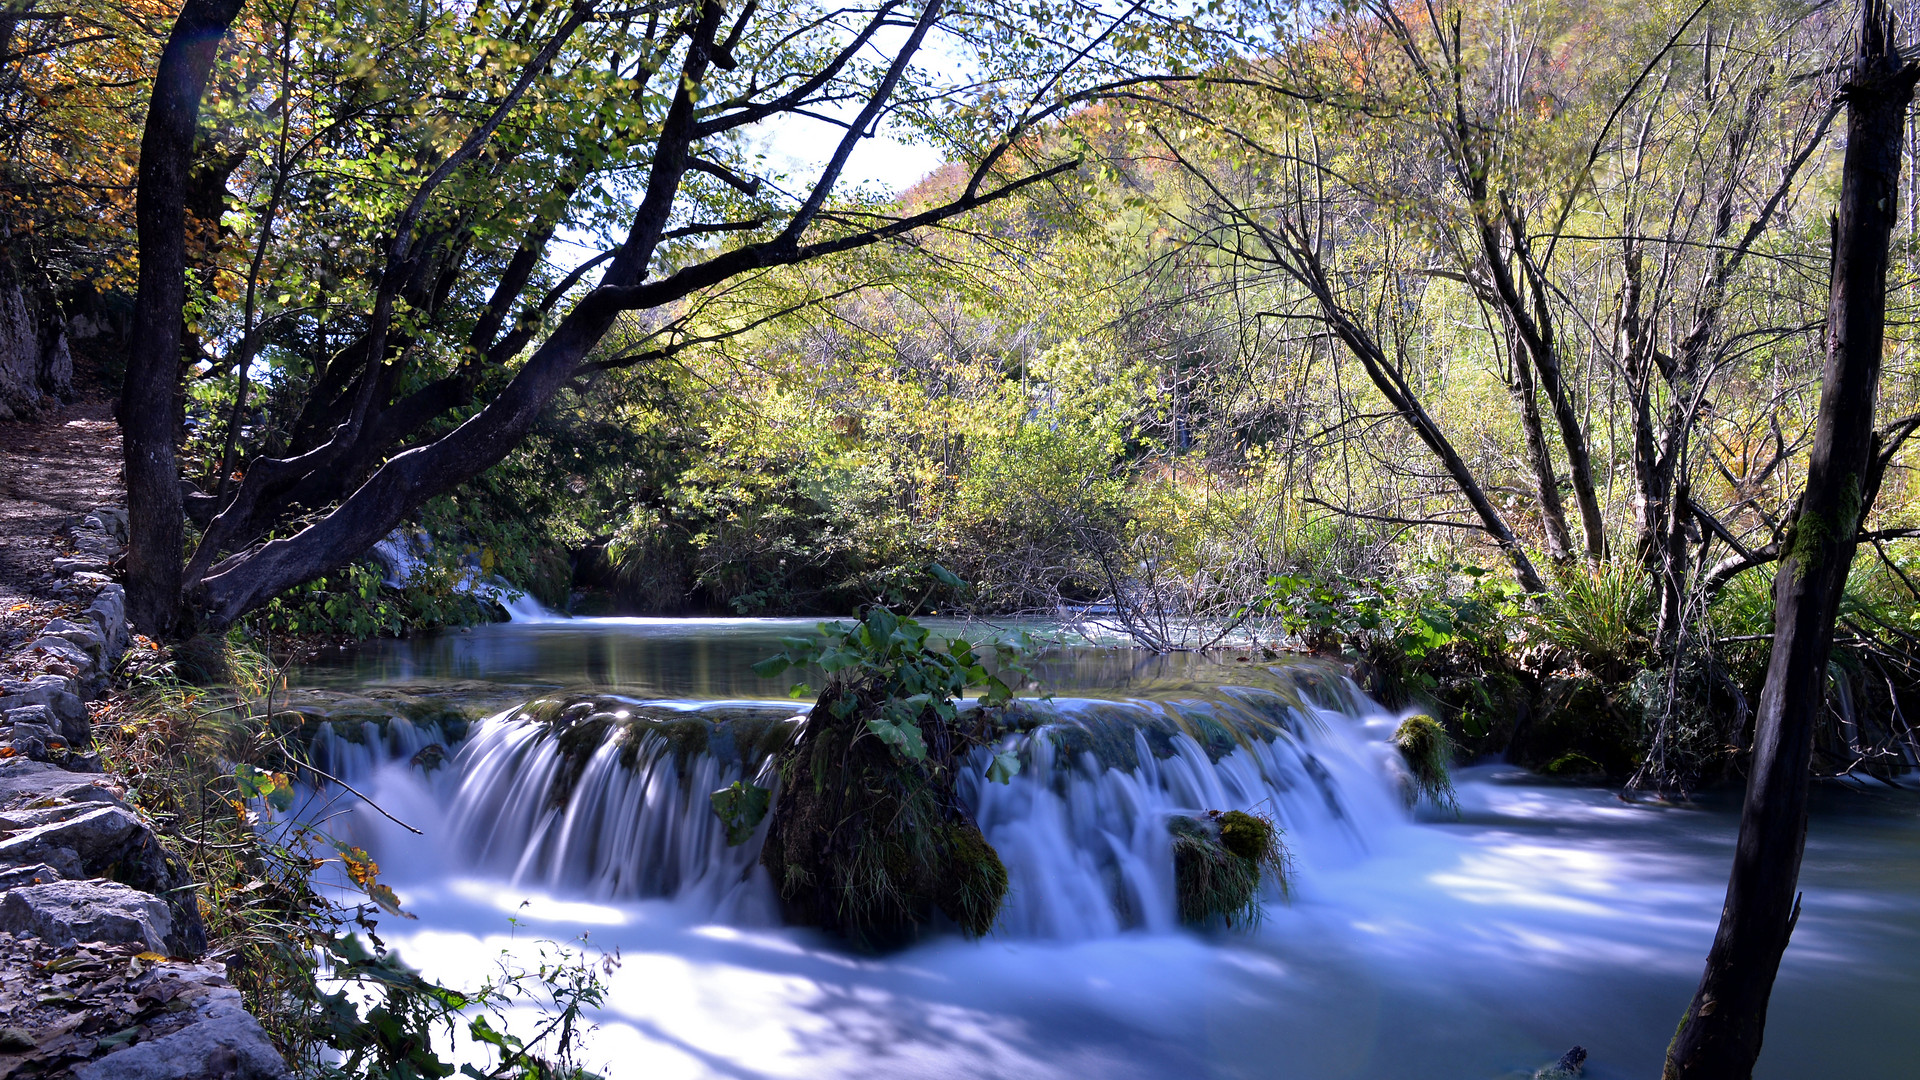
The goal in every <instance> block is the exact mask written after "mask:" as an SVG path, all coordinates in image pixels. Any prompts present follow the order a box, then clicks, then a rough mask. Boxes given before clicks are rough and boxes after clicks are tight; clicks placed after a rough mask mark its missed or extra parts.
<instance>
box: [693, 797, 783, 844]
mask: <svg viewBox="0 0 1920 1080" xmlns="http://www.w3.org/2000/svg"><path fill="white" fill-rule="evenodd" d="M772 799H773V793H772V792H771V791H768V790H767V789H766V788H763V787H761V786H759V785H758V784H749V783H747V782H745V781H742V780H735V781H734V782H733V783H731V784H729V785H727V786H726V787H723V788H721V789H720V790H718V791H716V792H714V793H713V794H711V795H709V796H707V800H708V801H709V802H711V803H712V804H713V813H714V816H716V817H718V818H719V819H720V823H721V824H722V825H724V826H726V829H727V846H728V847H739V846H740V845H741V844H744V843H746V842H747V841H748V840H751V839H753V831H754V830H755V829H757V828H759V827H760V822H761V821H762V820H764V819H765V818H766V816H767V808H768V806H770V805H771V803H772Z"/></svg>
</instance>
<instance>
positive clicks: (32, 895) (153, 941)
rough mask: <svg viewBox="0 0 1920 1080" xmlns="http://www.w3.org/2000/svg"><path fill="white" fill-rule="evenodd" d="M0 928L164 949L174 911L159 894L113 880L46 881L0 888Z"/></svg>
mask: <svg viewBox="0 0 1920 1080" xmlns="http://www.w3.org/2000/svg"><path fill="white" fill-rule="evenodd" d="M0 930H5V931H8V932H10V933H14V934H29V935H32V936H34V937H37V938H41V939H42V940H45V941H47V942H48V943H49V944H53V945H70V944H73V943H75V942H81V941H109V942H131V943H138V944H140V945H144V946H145V947H146V948H148V949H150V950H152V951H154V952H165V951H166V950H167V942H168V939H169V938H172V937H173V936H174V933H173V917H172V915H171V913H170V912H168V910H167V905H166V904H165V903H163V902H162V901H161V900H160V899H159V898H157V897H155V896H152V895H150V894H148V893H144V892H141V891H140V890H138V889H134V888H130V887H128V886H126V885H121V884H119V883H117V882H112V881H51V882H47V883H45V884H42V885H25V886H22V887H20V888H17V889H8V890H7V891H6V892H5V893H4V894H0Z"/></svg>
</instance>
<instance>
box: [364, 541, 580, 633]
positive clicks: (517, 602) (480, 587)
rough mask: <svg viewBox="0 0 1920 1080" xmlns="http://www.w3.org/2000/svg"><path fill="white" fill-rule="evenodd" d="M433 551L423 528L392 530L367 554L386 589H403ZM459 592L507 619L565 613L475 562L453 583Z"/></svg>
mask: <svg viewBox="0 0 1920 1080" xmlns="http://www.w3.org/2000/svg"><path fill="white" fill-rule="evenodd" d="M432 550H433V537H432V536H430V535H428V534H427V532H426V530H424V529H395V530H393V531H392V532H391V533H388V534H387V535H386V536H385V537H384V538H383V539H381V540H380V541H378V542H377V543H375V544H374V545H373V548H372V550H371V551H369V552H368V554H370V555H372V556H373V558H374V561H376V562H378V563H379V564H380V567H381V569H382V570H383V571H385V572H384V573H383V574H382V575H381V580H382V582H384V583H385V584H386V585H387V586H388V587H390V588H395V589H399V588H405V587H406V584H407V582H409V581H411V580H412V579H413V577H414V575H415V574H418V573H419V572H420V571H421V569H422V568H424V567H425V566H426V558H427V555H428V553H430V552H431V551H432ZM455 587H456V588H457V589H458V590H459V591H461V592H465V593H468V594H470V595H473V596H478V597H480V598H481V599H483V600H487V601H491V602H492V603H494V604H498V605H499V606H500V608H501V609H502V610H504V611H505V612H506V613H507V621H508V622H517V623H543V622H557V621H561V620H564V619H566V617H567V616H565V615H563V614H561V613H560V612H557V611H553V610H551V609H549V608H548V607H546V606H545V605H544V604H542V603H540V601H538V600H535V599H534V598H533V596H532V594H530V593H527V592H524V591H522V590H520V589H516V588H514V587H513V585H512V583H510V582H508V581H507V580H506V579H505V578H503V577H501V576H500V575H498V574H488V573H484V572H482V571H481V569H480V567H479V566H478V565H471V566H468V567H467V568H466V573H465V576H464V577H463V578H461V580H460V582H459V583H458V584H457V585H456V586H455Z"/></svg>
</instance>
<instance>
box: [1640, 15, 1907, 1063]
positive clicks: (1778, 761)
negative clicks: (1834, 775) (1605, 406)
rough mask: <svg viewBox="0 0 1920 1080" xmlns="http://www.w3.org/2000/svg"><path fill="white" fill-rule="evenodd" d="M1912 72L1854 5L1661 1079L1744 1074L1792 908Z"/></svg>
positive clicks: (1889, 28) (1866, 429)
mask: <svg viewBox="0 0 1920 1080" xmlns="http://www.w3.org/2000/svg"><path fill="white" fill-rule="evenodd" d="M1916 75H1920V67H1916V66H1913V65H1902V64H1901V62H1900V58H1899V54H1898V52H1897V51H1896V46H1895V44H1894V20H1893V17H1892V16H1891V15H1890V14H1889V13H1888V12H1887V9H1886V6H1885V0H1866V3H1865V4H1864V5H1863V10H1862V13H1861V27H1860V52H1859V57H1858V60H1857V63H1856V65H1855V68H1854V72H1853V78H1852V81H1851V82H1850V83H1849V84H1848V86H1847V88H1846V91H1845V92H1846V96H1847V107H1848V118H1847V151H1846V159H1845V162H1844V165H1843V166H1842V171H1841V181H1840V212H1839V215H1838V218H1837V220H1836V223H1835V226H1834V230H1835V231H1834V244H1833V291H1832V294H1831V298H1830V300H1829V303H1828V308H1827V362H1826V373H1825V379H1824V385H1823V387H1822V389H1821V393H1820V415H1819V420H1818V422H1817V426H1816V428H1815V434H1814V442H1813V451H1812V455H1811V457H1810V459H1809V461H1808V467H1807V488H1806V493H1805V494H1804V495H1803V496H1802V498H1801V504H1800V511H1799V513H1798V515H1797V516H1796V517H1795V519H1794V523H1793V527H1792V529H1791V530H1790V532H1789V533H1788V537H1787V544H1786V548H1785V553H1784V556H1783V557H1782V558H1781V560H1780V569H1779V573H1778V575H1777V576H1776V577H1775V579H1774V596H1775V600H1774V617H1773V632H1774V636H1773V655H1772V657H1771V659H1770V660H1769V661H1768V664H1767V682H1766V688H1765V689H1764V690H1763V691H1762V692H1761V695H1760V713H1759V717H1758V726H1757V729H1756V731H1755V733H1754V747H1753V772H1752V776H1751V778H1750V779H1749V780H1748V782H1747V800H1746V805H1745V807H1744V808H1743V810H1742V811H1741V815H1740V840H1739V844H1738V846H1737V848H1736V849H1735V852H1734V860H1733V873H1732V876H1731V877H1730V878H1729V880H1728V882H1727V902H1726V906H1725V907H1724V908H1723V909H1722V910H1721V913H1720V931H1719V933H1718V934H1717V935H1716V936H1715V937H1714V941H1713V948H1712V951H1710V952H1709V953H1708V954H1707V970H1706V974H1705V975H1703V976H1702V977H1701V979H1700V988H1699V989H1698V990H1696V991H1695V992H1694V996H1693V1002H1692V1004H1691V1005H1689V1006H1688V1007H1687V1013H1686V1017H1685V1018H1684V1019H1683V1020H1682V1021H1681V1024H1680V1030H1679V1031H1678V1032H1677V1033H1676V1034H1675V1035H1674V1038H1673V1044H1672V1045H1671V1046H1669V1047H1668V1049H1667V1063H1666V1069H1665V1071H1664V1072H1663V1074H1662V1075H1663V1077H1666V1078H1671V1080H1682V1078H1684V1080H1706V1078H1714V1080H1719V1078H1729V1080H1745V1078H1746V1077H1749V1076H1751V1075H1752V1073H1753V1065H1754V1061H1755V1060H1756V1059H1757V1058H1758V1057H1759V1055H1760V1040H1761V1036H1762V1034H1763V1032H1764V1029H1765V1026H1766V1019H1767V999H1768V997H1769V995H1770V994H1771V993H1772V991H1773V980H1774V976H1775V974H1776V973H1777V972H1778V971H1779V968H1780V957H1781V954H1782V953H1784V952H1785V951H1786V948H1787V938H1788V935H1790V934H1791V933H1792V932H1793V924H1794V920H1795V918H1796V917H1797V916H1798V913H1799V903H1798V901H1797V899H1796V898H1795V894H1794V890H1795V888H1796V886H1797V885H1798V882H1799V877H1800V856H1801V853H1802V851H1803V850H1804V848H1805V846H1806V837H1807V789H1808V766H1809V760H1810V758H1811V756H1812V751H1813V729H1814V723H1815V720H1816V718H1817V717H1818V716H1819V714H1820V711H1821V708H1822V706H1823V704H1824V699H1825V694H1826V683H1827V677H1826V673H1827V654H1828V652H1829V651H1830V650H1831V648H1832V646H1833V624H1834V617H1835V615H1836V613H1837V610H1838V607H1839V603H1840V595H1841V592H1842V590H1843V589H1845V588H1846V583H1847V568H1848V566H1849V565H1850V564H1851V563H1852V561H1853V553H1854V544H1855V537H1856V535H1857V533H1858V531H1859V528H1860V522H1861V519H1862V518H1863V517H1864V516H1865V514H1866V512H1867V509H1868V508H1867V505H1866V504H1867V500H1868V499H1869V498H1870V497H1871V495H1870V485H1869V483H1868V480H1867V478H1868V475H1869V468H1870V466H1871V463H1872V460H1873V455H1874V451H1875V446H1876V440H1875V437H1874V434H1873V411H1874V398H1875V393H1876V390H1877V388H1878V384H1879V379H1880V354H1881V348H1882V344H1883V337H1884V332H1885V322H1886V289H1887V281H1886V279H1887V247H1888V242H1889V239H1890V237H1891V235H1892V231H1893V226H1894V223H1895V219H1896V218H1895V215H1896V209H1895V199H1896V196H1897V194H1898V187H1899V177H1900V146H1901V140H1902V136H1903V130H1904V127H1905V123H1906V112H1907V106H1908V103H1909V102H1910V101H1911V99H1912V97H1913V85H1914V80H1915V77H1916Z"/></svg>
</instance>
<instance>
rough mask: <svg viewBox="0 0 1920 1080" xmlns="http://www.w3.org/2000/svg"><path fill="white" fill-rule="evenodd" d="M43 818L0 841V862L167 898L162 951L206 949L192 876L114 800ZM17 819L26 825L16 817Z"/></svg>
mask: <svg viewBox="0 0 1920 1080" xmlns="http://www.w3.org/2000/svg"><path fill="white" fill-rule="evenodd" d="M69 775H71V774H69ZM96 790H97V789H96ZM49 809H53V808H49ZM46 818H50V819H51V820H44V821H43V823H42V824H38V825H34V826H32V827H30V828H27V829H24V830H23V831H20V832H17V833H15V834H14V835H12V836H9V837H7V838H6V839H5V840H0V864H14V865H19V864H27V863H45V864H46V865H48V866H50V867H52V868H54V869H55V870H57V871H59V873H60V874H61V875H63V876H65V877H69V878H91V877H111V878H112V879H113V880H114V881H116V882H118V883H121V884H124V885H129V886H131V887H133V888H136V889H144V890H146V891H148V892H151V893H155V894H157V895H159V896H163V897H166V898H167V906H169V907H170V908H171V909H172V911H173V918H172V920H171V922H170V926H171V928H172V933H173V938H172V940H171V941H169V942H168V950H167V951H168V952H170V953H171V954H173V955H175V956H197V955H199V954H200V953H201V952H203V951H205V950H206V947H207V931H206V925H205V923H204V922H202V921H201V918H200V909H199V904H198V901H197V900H196V899H195V895H194V891H193V890H192V889H191V888H188V886H190V885H191V884H192V882H193V879H192V877H191V875H189V874H188V873H187V869H186V866H185V865H184V864H182V863H181V862H180V860H179V859H178V858H176V857H174V856H173V855H172V854H171V853H169V852H168V851H167V849H166V848H165V847H164V846H163V845H162V844H161V843H160V838H159V837H157V836H155V835H154V833H153V830H152V829H151V828H149V827H148V826H147V823H146V822H144V821H142V820H140V818H139V816H138V815H136V814H134V813H133V811H132V810H131V809H129V808H128V807H127V806H125V805H124V804H122V803H120V802H118V801H117V800H116V801H114V802H111V803H108V804H106V805H104V806H99V805H90V806H87V807H86V808H85V809H84V810H83V811H82V812H80V813H74V814H65V815H61V814H48V815H46ZM16 820H21V821H22V823H23V824H25V823H26V820H25V819H22V818H20V817H19V816H18V815H16ZM36 820H38V819H36Z"/></svg>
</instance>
